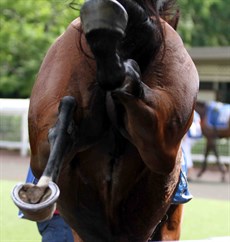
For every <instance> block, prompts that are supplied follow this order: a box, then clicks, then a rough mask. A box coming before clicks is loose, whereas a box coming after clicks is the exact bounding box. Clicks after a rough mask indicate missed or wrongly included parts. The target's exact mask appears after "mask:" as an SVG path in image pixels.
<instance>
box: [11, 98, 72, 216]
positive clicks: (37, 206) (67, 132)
mask: <svg viewBox="0 0 230 242" xmlns="http://www.w3.org/2000/svg"><path fill="white" fill-rule="evenodd" d="M75 107H76V102H75V99H74V98H73V97H70V96H66V97H64V98H63V99H62V100H61V102H60V105H59V115H58V120H57V123H56V124H55V126H54V127H53V128H52V129H50V131H49V135H48V139H49V142H50V146H51V152H50V156H49V159H48V162H47V165H46V168H45V170H44V172H43V174H42V176H41V178H40V179H39V181H38V183H37V185H34V184H31V183H26V184H22V183H19V184H17V185H16V186H15V187H14V189H13V191H12V194H11V197H12V199H13V201H14V203H15V205H16V206H17V207H18V208H19V209H20V210H21V211H22V212H23V214H24V217H25V218H27V219H29V220H32V221H45V220H48V219H50V218H51V217H52V216H53V213H54V211H55V208H56V201H57V199H58V197H59V194H60V191H59V188H58V186H57V185H56V184H55V182H57V179H58V176H59V173H60V169H61V167H62V163H63V159H64V157H65V154H66V153H67V152H69V149H71V148H72V147H73V146H74V144H75V141H74V138H73V137H74V135H73V132H74V127H73V123H74V122H73V113H74V110H75Z"/></svg>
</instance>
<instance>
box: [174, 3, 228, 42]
mask: <svg viewBox="0 0 230 242" xmlns="http://www.w3.org/2000/svg"><path fill="white" fill-rule="evenodd" d="M178 5H179V7H180V10H181V18H180V24H179V33H180V35H181V36H182V39H183V41H184V42H185V44H186V45H187V46H226V45H230V25H229V16H230V8H229V1H219V0H206V1H201V0H192V1H191V0H178Z"/></svg>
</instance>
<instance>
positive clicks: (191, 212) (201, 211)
mask: <svg viewBox="0 0 230 242" xmlns="http://www.w3.org/2000/svg"><path fill="white" fill-rule="evenodd" d="M216 192H218V191H216ZM221 236H230V203H229V201H222V200H221V201H220V200H210V199H196V198H194V199H193V200H191V201H190V202H189V203H187V204H185V205H184V219H183V225H182V236H181V239H184V240H188V239H190V240H191V239H205V238H211V237H221Z"/></svg>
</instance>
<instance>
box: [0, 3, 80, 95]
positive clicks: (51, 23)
mask: <svg viewBox="0 0 230 242" xmlns="http://www.w3.org/2000/svg"><path fill="white" fill-rule="evenodd" d="M77 2H78V3H80V2H82V1H77ZM69 3H70V1H64V0H36V1H33V0H1V1H0V15H1V19H0V23H1V31H0V51H1V53H0V65H1V69H0V78H1V79H0V96H1V97H14V96H16V97H28V96H29V94H30V92H31V88H32V85H33V83H34V79H35V77H36V73H37V72H38V70H39V66H40V64H41V62H42V59H43V58H44V55H45V53H46V51H47V49H48V48H49V46H50V45H51V44H52V43H53V42H54V40H55V39H56V38H57V37H58V36H59V35H60V34H61V33H62V32H64V30H65V29H66V27H67V26H68V25H69V23H70V22H71V21H72V20H73V19H75V18H76V17H77V16H78V15H79V11H77V10H73V9H72V8H70V7H69V5H68V4H69Z"/></svg>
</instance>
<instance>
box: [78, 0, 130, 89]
mask: <svg viewBox="0 0 230 242" xmlns="http://www.w3.org/2000/svg"><path fill="white" fill-rule="evenodd" d="M80 17H81V22H82V27H83V31H84V33H85V36H86V39H87V42H88V44H89V46H90V48H91V51H92V52H93V54H94V56H95V59H96V63H97V82H98V84H99V85H100V87H101V88H102V89H104V90H114V89H115V88H117V87H119V86H121V84H122V82H123V80H124V78H125V67H124V64H123V62H122V60H121V59H120V57H119V55H118V54H117V53H116V52H117V46H118V43H119V41H120V40H121V38H122V37H123V36H124V35H125V29H126V26H127V22H128V14H127V12H126V10H125V9H124V7H123V6H122V5H121V4H120V3H118V2H117V1H115V0H96V1H95V0H88V1H86V2H85V3H84V5H83V6H82V8H81V13H80ZM111 73H113V75H111Z"/></svg>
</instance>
